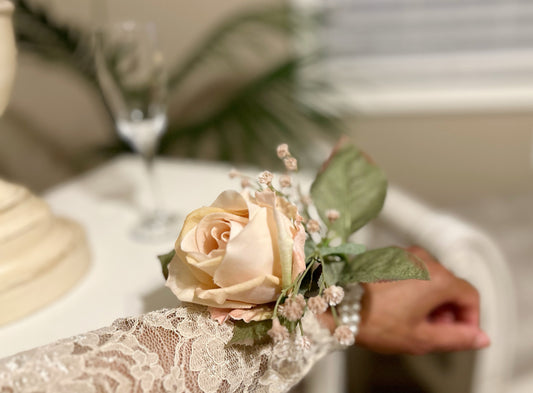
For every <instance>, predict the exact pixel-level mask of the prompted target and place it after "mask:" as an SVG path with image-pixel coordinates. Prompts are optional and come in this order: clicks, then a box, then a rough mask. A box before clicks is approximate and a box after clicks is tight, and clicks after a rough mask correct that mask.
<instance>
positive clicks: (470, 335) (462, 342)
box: [420, 322, 490, 352]
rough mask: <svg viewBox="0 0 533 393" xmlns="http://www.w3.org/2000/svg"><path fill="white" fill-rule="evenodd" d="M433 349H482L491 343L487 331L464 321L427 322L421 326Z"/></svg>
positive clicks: (444, 350)
mask: <svg viewBox="0 0 533 393" xmlns="http://www.w3.org/2000/svg"><path fill="white" fill-rule="evenodd" d="M420 334H421V335H423V336H425V340H426V341H427V343H428V347H429V348H430V350H431V351H439V352H448V351H464V350H470V349H481V348H485V347H487V346H489V345H490V339H489V337H488V336H487V334H486V333H485V332H483V331H482V330H480V329H479V328H477V327H474V326H471V325H468V324H464V323H452V324H441V323H430V322H428V323H426V324H424V325H423V326H421V328H420Z"/></svg>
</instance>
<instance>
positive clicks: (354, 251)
mask: <svg viewBox="0 0 533 393" xmlns="http://www.w3.org/2000/svg"><path fill="white" fill-rule="evenodd" d="M363 252H365V246H364V245H362V244H355V243H344V244H341V245H340V246H336V247H320V254H322V255H323V256H324V255H335V254H345V255H358V254H361V253H363Z"/></svg>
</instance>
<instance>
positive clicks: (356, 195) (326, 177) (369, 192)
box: [311, 143, 387, 242]
mask: <svg viewBox="0 0 533 393" xmlns="http://www.w3.org/2000/svg"><path fill="white" fill-rule="evenodd" d="M386 191H387V180H386V178H385V175H384V174H383V172H382V171H381V169H380V168H378V167H377V166H376V165H374V164H373V163H371V162H370V161H369V160H368V158H367V157H366V156H365V155H363V154H362V153H361V152H360V151H359V150H358V149H357V148H356V147H355V146H354V145H352V144H349V143H346V144H342V145H340V146H339V147H338V148H337V149H336V150H335V151H334V153H333V154H332V156H331V157H330V158H329V160H328V161H327V162H326V163H325V165H324V168H323V169H322V171H321V172H319V173H318V175H317V177H316V179H315V181H314V182H313V185H312V186H311V197H312V198H313V202H314V203H315V205H316V208H317V210H318V213H319V214H320V217H321V218H322V220H323V221H324V222H325V223H327V225H328V228H329V229H330V230H332V231H334V232H335V233H336V234H337V235H338V236H340V237H341V238H342V239H343V240H344V242H346V241H347V239H348V237H349V236H350V235H351V234H352V233H354V232H355V231H356V230H358V229H359V228H361V227H362V226H363V225H365V224H366V223H367V222H368V221H370V220H371V219H373V218H374V217H376V216H377V215H378V213H379V212H380V211H381V208H382V207H383V202H384V201H385V195H386ZM329 209H335V210H337V211H338V212H339V213H340V217H339V219H337V220H335V221H333V222H329V220H328V218H327V211H328V210H329Z"/></svg>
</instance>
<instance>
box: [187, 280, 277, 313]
mask: <svg viewBox="0 0 533 393" xmlns="http://www.w3.org/2000/svg"><path fill="white" fill-rule="evenodd" d="M279 294H280V279H279V278H278V277H275V276H272V275H268V276H262V277H256V278H254V279H252V280H248V281H245V282H240V283H239V284H236V285H232V286H228V287H225V288H215V289H208V290H205V289H202V288H197V289H196V292H195V295H196V297H197V298H198V299H201V300H203V301H204V302H207V301H209V302H210V304H209V305H212V306H215V307H224V308H249V306H250V305H256V304H264V303H269V302H272V301H274V300H276V298H277V297H278V296H279ZM232 301H233V302H241V304H242V305H247V307H243V306H241V307H234V306H228V305H227V304H228V302H232ZM204 304H205V303H204Z"/></svg>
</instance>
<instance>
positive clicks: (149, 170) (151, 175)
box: [142, 149, 162, 216]
mask: <svg viewBox="0 0 533 393" xmlns="http://www.w3.org/2000/svg"><path fill="white" fill-rule="evenodd" d="M154 150H155V149H154ZM142 156H143V163H144V165H143V166H144V171H145V173H146V179H147V182H148V188H149V189H150V202H149V205H148V213H149V215H150V216H156V215H157V213H159V212H160V211H161V208H162V204H161V203H162V201H161V196H160V194H159V183H158V182H157V179H156V176H155V170H154V164H155V152H149V153H148V154H143V155H142Z"/></svg>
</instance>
